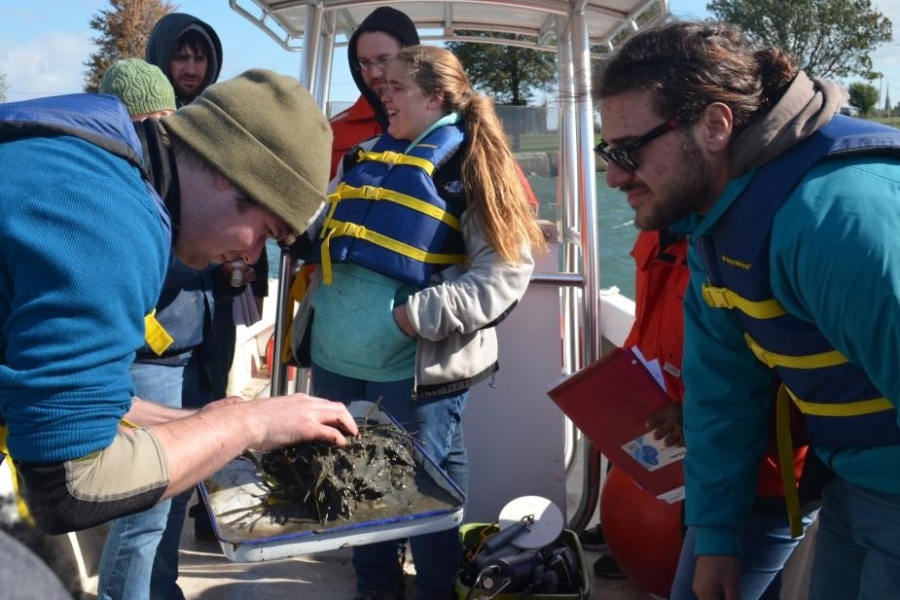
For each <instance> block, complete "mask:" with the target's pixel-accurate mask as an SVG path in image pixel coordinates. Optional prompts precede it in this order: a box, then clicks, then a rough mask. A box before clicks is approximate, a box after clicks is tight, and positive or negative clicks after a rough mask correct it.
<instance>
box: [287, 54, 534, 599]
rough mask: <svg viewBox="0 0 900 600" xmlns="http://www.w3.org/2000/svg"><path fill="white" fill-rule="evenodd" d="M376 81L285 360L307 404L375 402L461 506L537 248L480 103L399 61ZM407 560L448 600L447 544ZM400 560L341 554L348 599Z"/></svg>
mask: <svg viewBox="0 0 900 600" xmlns="http://www.w3.org/2000/svg"><path fill="white" fill-rule="evenodd" d="M386 78H387V83H388V85H387V89H386V91H385V92H384V93H383V95H382V102H383V104H384V108H385V110H386V112H387V114H388V117H389V119H390V124H389V126H388V129H387V132H386V133H385V134H384V135H382V136H379V137H377V138H373V139H371V140H368V141H366V142H364V143H363V144H361V145H360V146H359V147H358V148H356V149H354V150H353V151H351V152H350V153H348V155H347V156H346V157H345V159H344V160H343V161H342V164H341V167H340V168H339V170H338V175H337V177H336V178H335V181H334V182H333V193H332V194H331V195H330V196H329V198H328V201H329V206H328V210H327V211H325V212H324V214H325V218H324V223H323V224H322V227H321V228H320V230H319V233H318V235H316V238H315V241H314V245H313V248H312V250H311V252H310V255H309V256H308V257H307V259H308V260H307V262H311V263H318V265H319V266H318V268H317V269H316V272H315V275H314V277H313V280H312V282H311V285H310V288H309V292H308V293H307V294H306V296H305V298H304V300H303V302H302V303H301V306H300V309H299V311H298V315H297V318H296V319H295V323H294V352H295V356H296V357H297V358H298V359H299V361H300V362H301V364H306V363H311V366H312V382H313V388H314V390H315V393H316V394H318V395H320V396H322V397H325V398H329V399H333V400H343V401H351V400H358V399H366V400H370V401H373V402H375V401H380V403H381V404H380V405H381V408H382V409H383V410H385V411H386V412H388V413H390V414H391V415H392V416H393V417H394V418H395V419H397V420H398V421H399V422H400V423H404V424H407V427H408V429H410V431H411V432H412V433H413V434H414V435H415V436H416V437H418V438H419V439H420V440H421V441H422V442H423V444H424V447H425V449H426V452H428V453H429V454H430V455H431V456H432V458H434V459H435V461H436V462H437V464H438V465H439V466H440V467H441V468H442V469H443V470H444V471H446V472H447V474H448V475H449V476H450V478H451V479H452V480H453V481H454V482H455V483H456V485H458V486H459V487H460V488H461V489H462V490H465V489H466V487H467V483H468V462H467V458H466V449H465V445H464V442H463V432H462V417H463V411H464V409H465V405H466V400H467V397H468V389H469V387H471V386H472V385H474V384H476V383H478V382H479V381H483V380H485V379H487V378H489V377H490V376H491V375H492V374H493V373H494V372H496V371H497V369H498V365H497V337H496V332H495V329H494V328H495V326H496V325H497V324H498V323H500V322H501V321H502V320H503V319H504V318H505V317H506V316H507V315H508V314H509V313H510V311H511V310H512V309H513V308H514V307H515V305H516V303H517V302H518V301H519V300H520V299H521V298H522V296H523V294H524V293H525V289H526V287H527V286H528V282H529V280H530V276H531V272H532V268H533V260H532V252H533V251H536V250H541V251H542V250H543V248H544V238H543V235H542V233H541V231H540V229H539V228H538V226H537V224H536V223H535V221H534V217H533V214H532V211H531V209H530V207H529V204H528V202H527V200H526V198H525V194H524V192H523V188H522V183H521V180H520V178H519V176H518V174H517V172H516V168H515V166H514V163H513V157H512V153H511V152H510V149H509V146H508V143H507V140H506V137H505V136H504V133H503V129H502V127H501V125H500V121H499V119H498V118H497V115H496V113H495V111H494V107H493V103H492V102H491V100H489V99H488V98H485V97H484V96H481V95H479V94H478V93H477V92H475V90H473V89H472V86H471V84H470V83H469V81H468V78H467V77H466V75H465V72H464V71H463V68H462V65H461V64H460V62H459V60H458V59H457V58H456V57H455V56H454V55H453V54H451V53H450V52H448V51H446V50H443V49H441V48H436V47H431V46H411V47H408V48H404V49H403V50H401V51H400V53H399V54H398V55H397V56H396V58H394V60H393V61H392V62H391V63H390V65H389V66H388V67H387V69H386ZM313 315H314V316H315V318H314V319H313V318H312V316H313ZM410 546H411V549H412V553H413V559H414V561H415V567H416V597H417V598H418V599H419V600H432V599H434V600H446V598H448V597H449V596H450V595H451V591H452V587H453V582H454V579H455V577H456V574H457V571H458V568H459V564H458V560H459V536H458V532H457V530H456V529H455V528H454V529H450V530H446V531H440V532H437V533H431V534H427V535H422V536H419V537H417V538H414V539H411V540H410ZM402 556H403V544H402V542H387V543H380V544H373V545H369V546H361V547H357V548H354V553H353V564H354V567H355V569H356V574H357V598H358V599H360V600H362V599H366V600H368V599H371V598H394V597H397V595H398V593H399V592H400V589H399V588H400V586H402V582H401V579H400V574H401V572H402Z"/></svg>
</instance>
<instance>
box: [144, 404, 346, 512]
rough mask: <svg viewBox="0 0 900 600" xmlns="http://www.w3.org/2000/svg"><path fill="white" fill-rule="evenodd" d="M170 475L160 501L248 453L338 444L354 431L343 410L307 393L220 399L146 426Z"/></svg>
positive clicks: (341, 443) (342, 442)
mask: <svg viewBox="0 0 900 600" xmlns="http://www.w3.org/2000/svg"><path fill="white" fill-rule="evenodd" d="M150 429H151V431H152V432H153V433H154V434H155V436H156V438H157V440H158V442H159V444H160V446H161V447H162V449H163V452H164V454H165V457H166V460H167V463H168V472H169V485H168V487H167V489H166V492H165V494H164V495H163V497H164V498H167V497H171V496H173V495H175V494H178V493H180V492H182V491H184V490H187V489H189V488H190V487H191V486H192V485H194V484H196V483H197V482H198V481H200V480H202V479H204V478H206V477H208V476H209V475H211V474H212V473H214V472H216V471H217V470H218V469H220V468H221V467H222V466H224V465H225V464H226V463H227V462H228V461H230V460H231V459H233V458H234V457H236V456H237V455H239V454H241V453H242V452H244V451H245V450H247V449H250V448H253V449H256V450H263V451H265V450H272V449H274V448H278V447H281V446H285V445H288V444H298V443H301V442H308V441H312V440H321V441H325V442H328V443H332V444H337V445H339V446H343V445H346V444H347V438H346V437H345V435H350V436H355V435H358V433H359V429H358V428H357V426H356V423H355V422H354V420H353V417H352V416H351V415H350V413H349V412H348V411H347V408H346V406H344V404H343V403H340V402H331V401H329V400H323V399H321V398H315V397H313V396H308V395H306V394H293V395H290V396H277V397H274V398H261V399H258V400H253V401H250V402H245V401H243V400H242V399H240V398H234V397H232V398H225V399H223V400H218V401H216V402H213V403H212V404H210V405H209V406H207V407H206V408H204V409H203V410H201V411H198V412H196V413H194V414H192V415H191V416H188V417H185V418H181V419H177V420H173V421H170V422H168V423H161V424H156V425H153V426H151V428H150Z"/></svg>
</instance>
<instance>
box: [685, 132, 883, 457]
mask: <svg viewBox="0 0 900 600" xmlns="http://www.w3.org/2000/svg"><path fill="white" fill-rule="evenodd" d="M859 154H875V155H879V156H900V131H897V130H896V129H893V128H890V127H885V126H882V125H878V124H875V123H871V122H868V121H862V120H859V119H852V118H849V117H844V116H841V115H837V116H835V117H834V118H833V119H832V120H831V121H830V122H829V123H828V124H827V125H826V126H824V127H823V128H822V129H820V130H819V131H817V132H816V133H814V134H813V135H811V136H810V137H809V138H807V139H805V140H803V141H802V142H799V143H798V144H796V145H795V146H793V147H792V148H791V149H790V150H788V151H787V152H785V153H784V154H782V155H781V156H779V157H778V158H777V159H775V160H774V161H772V162H770V163H768V164H766V165H763V166H762V167H760V168H759V170H758V171H757V173H756V175H755V176H754V177H753V180H752V181H751V182H750V184H749V185H748V186H747V188H746V189H745V190H744V191H743V192H742V194H741V196H740V197H739V198H737V199H736V200H735V201H734V204H732V205H731V206H730V207H729V208H728V210H727V211H726V212H725V214H723V215H722V217H721V218H720V219H719V221H718V222H717V223H716V224H715V225H714V226H713V228H712V229H711V230H710V232H709V234H708V235H704V236H702V237H700V238H699V239H697V240H694V243H695V244H697V248H698V250H699V253H700V258H701V260H702V262H703V264H704V268H705V269H706V272H707V274H708V276H709V284H707V285H705V286H704V289H703V296H704V299H705V300H706V302H707V303H708V304H710V306H713V307H718V308H727V309H732V310H733V314H734V315H735V316H736V317H737V318H738V320H739V321H740V323H741V325H742V326H743V328H744V329H745V330H746V334H745V338H746V341H747V344H748V345H749V346H750V348H751V350H753V352H754V354H755V355H756V356H757V358H758V359H759V360H760V361H761V362H763V363H764V364H765V365H767V366H768V367H770V368H773V369H775V371H776V372H777V374H778V376H779V377H780V378H781V380H782V382H783V383H784V387H783V392H786V393H787V394H788V395H789V396H790V399H791V400H792V401H793V402H794V404H796V406H797V407H798V408H799V409H800V411H801V412H802V413H804V416H805V418H806V425H807V432H808V435H809V439H810V441H812V442H813V443H814V444H820V445H823V446H828V447H832V448H844V447H871V446H882V445H894V444H900V428H898V427H897V411H896V409H895V408H894V406H893V405H892V404H891V402H890V401H889V400H888V399H887V398H885V397H884V394H883V393H882V392H881V391H879V390H878V389H876V388H875V386H874V385H873V384H872V382H871V381H869V378H868V377H867V376H866V374H865V372H864V371H863V370H862V369H861V368H860V367H858V366H857V365H855V364H853V363H851V362H849V361H848V360H847V359H846V358H845V357H844V356H843V355H841V354H840V352H838V351H837V350H836V349H835V348H834V346H832V345H831V344H830V343H829V342H828V340H827V339H825V336H824V335H823V334H822V332H821V331H820V330H819V329H818V328H817V327H816V326H815V325H814V324H812V323H809V322H807V321H804V320H801V319H799V318H797V317H795V316H794V315H791V314H789V313H787V312H786V311H785V309H784V307H783V306H782V305H781V303H779V302H778V300H776V299H775V296H774V293H773V291H772V287H771V283H770V265H769V245H770V239H771V234H772V224H773V220H774V217H775V213H776V212H777V211H778V209H779V208H780V207H781V206H782V205H783V204H784V202H785V200H786V199H787V198H788V196H789V195H790V194H791V192H792V191H793V190H794V188H795V186H796V185H797V184H798V183H799V182H800V181H801V180H802V179H803V176H804V175H805V174H806V173H807V171H808V170H809V169H810V168H812V167H813V166H814V165H816V164H817V163H819V162H820V161H822V160H827V159H828V158H829V157H843V156H848V155H859ZM897 200H898V202H900V198H898V199H897Z"/></svg>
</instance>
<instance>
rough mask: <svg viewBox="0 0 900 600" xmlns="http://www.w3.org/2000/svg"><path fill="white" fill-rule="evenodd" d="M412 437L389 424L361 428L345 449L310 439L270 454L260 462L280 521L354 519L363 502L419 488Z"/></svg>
mask: <svg viewBox="0 0 900 600" xmlns="http://www.w3.org/2000/svg"><path fill="white" fill-rule="evenodd" d="M411 445H412V444H411V441H410V439H409V437H408V436H407V435H406V434H405V433H403V432H402V431H401V430H399V429H398V428H396V427H394V426H389V425H370V426H361V427H360V435H359V436H358V437H356V438H352V439H351V440H350V444H349V445H347V446H346V447H343V448H339V447H337V446H332V445H330V444H328V443H325V442H308V443H304V444H297V445H295V446H287V447H285V448H281V449H279V450H274V451H272V452H267V453H265V454H263V455H262V457H261V458H260V459H259V460H258V462H257V466H258V468H259V469H260V470H261V471H262V475H263V479H264V482H265V485H266V487H267V488H268V490H269V492H268V494H267V496H266V498H265V499H264V505H265V506H266V508H267V510H268V512H269V514H270V516H272V517H273V519H274V520H275V521H276V522H279V523H284V522H287V521H289V520H297V519H299V520H308V519H315V520H317V521H319V522H320V523H323V524H324V523H325V522H326V521H334V520H337V519H350V518H351V517H352V516H353V514H354V512H356V510H357V507H358V506H359V504H360V503H362V502H373V501H378V500H381V499H384V498H385V497H386V496H389V495H391V496H397V495H398V494H402V492H403V491H404V490H408V489H410V488H412V487H414V477H415V462H414V461H413V456H412V452H411Z"/></svg>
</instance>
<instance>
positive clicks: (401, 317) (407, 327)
mask: <svg viewBox="0 0 900 600" xmlns="http://www.w3.org/2000/svg"><path fill="white" fill-rule="evenodd" d="M394 322H395V323H396V324H397V327H399V328H400V331H402V332H403V333H404V334H405V335H406V336H408V337H416V330H415V329H413V326H412V322H411V321H410V320H409V314H407V312H406V305H405V304H401V305H400V306H395V307H394Z"/></svg>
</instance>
